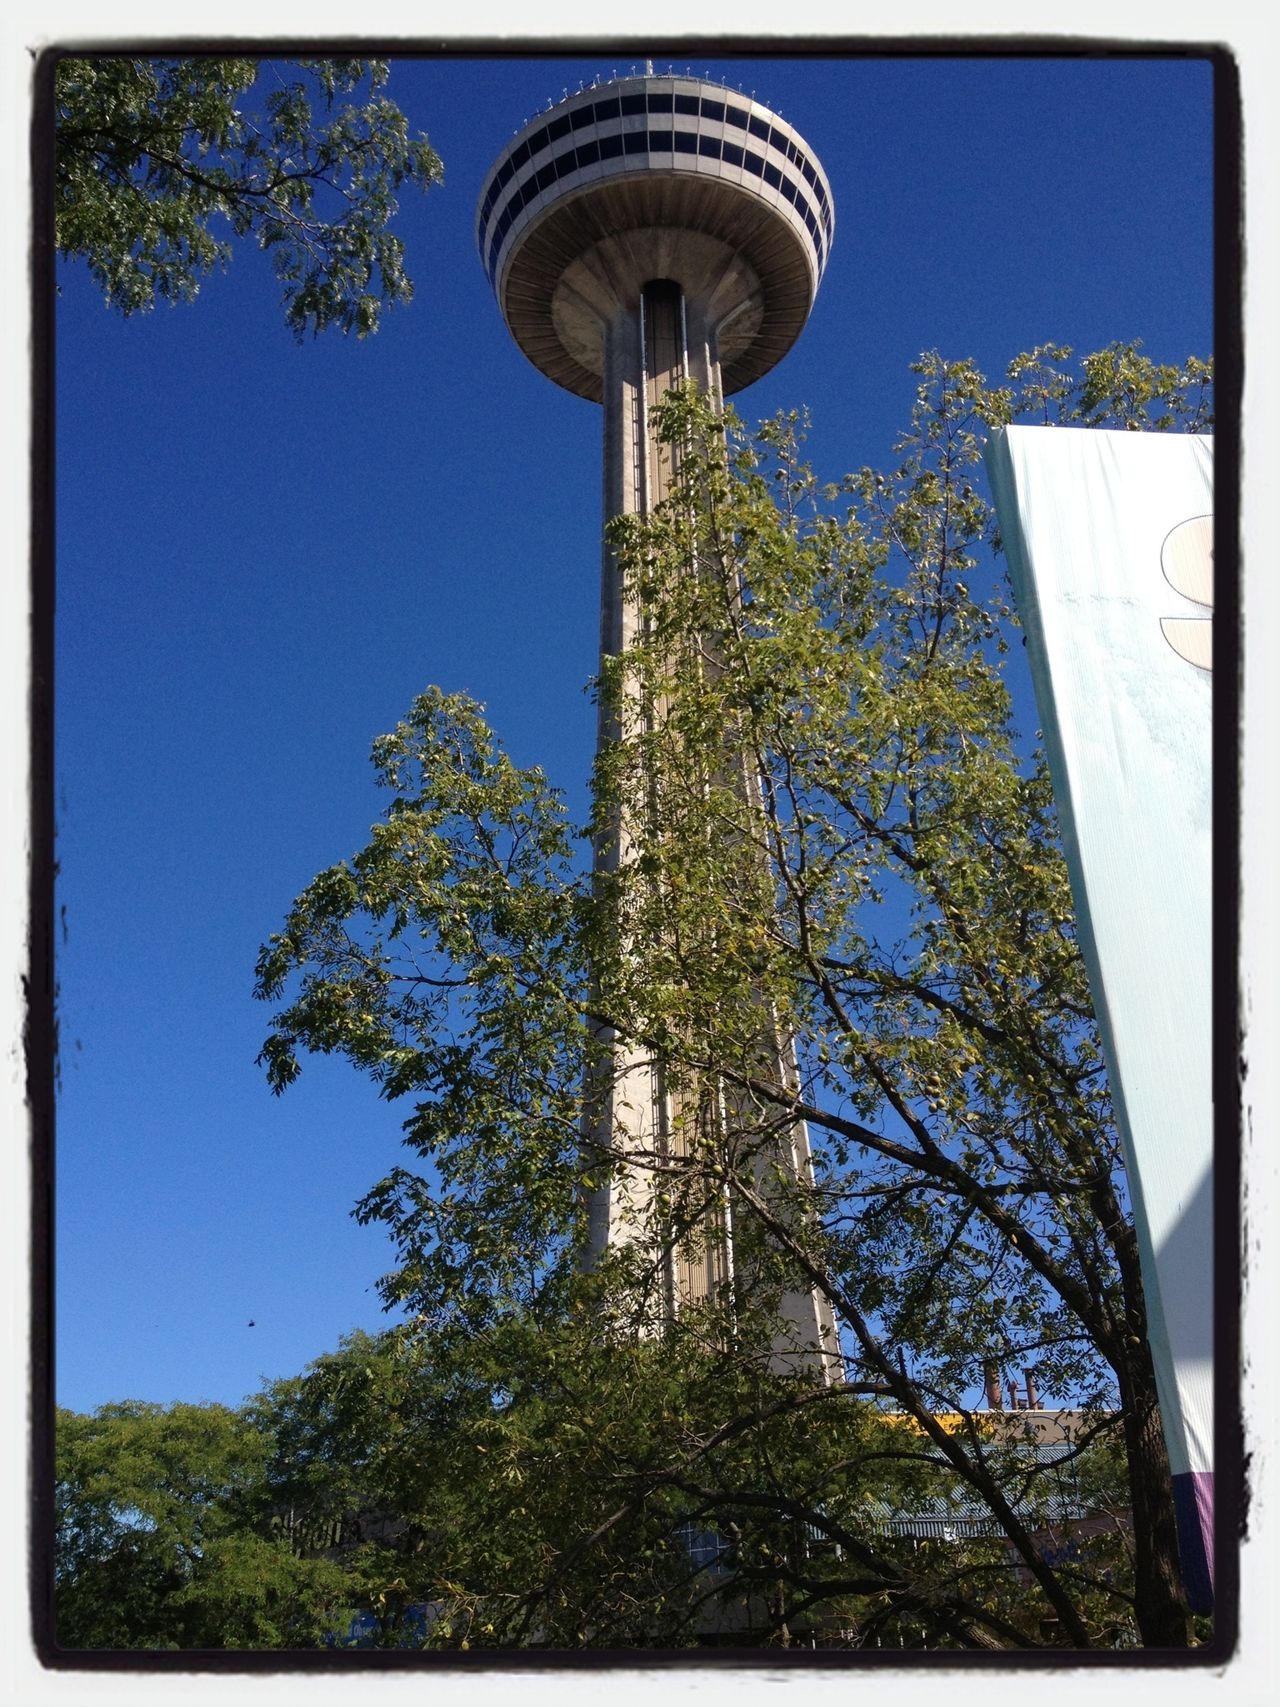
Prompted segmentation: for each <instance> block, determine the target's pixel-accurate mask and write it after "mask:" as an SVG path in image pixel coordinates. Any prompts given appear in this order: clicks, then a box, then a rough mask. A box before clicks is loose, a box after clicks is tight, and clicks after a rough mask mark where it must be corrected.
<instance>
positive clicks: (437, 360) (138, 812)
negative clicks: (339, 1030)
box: [55, 55, 1212, 1409]
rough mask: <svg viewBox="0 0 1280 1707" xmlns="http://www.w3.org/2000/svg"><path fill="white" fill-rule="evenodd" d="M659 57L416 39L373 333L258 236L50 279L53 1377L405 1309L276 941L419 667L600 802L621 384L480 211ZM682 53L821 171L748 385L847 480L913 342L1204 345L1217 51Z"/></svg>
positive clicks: (358, 1142) (360, 797)
mask: <svg viewBox="0 0 1280 1707" xmlns="http://www.w3.org/2000/svg"><path fill="white" fill-rule="evenodd" d="M656 57H657V58H658V63H659V65H660V66H665V64H666V63H667V60H666V58H664V57H663V56H661V55H657V56H656ZM635 59H636V56H630V57H621V58H619V57H618V56H617V55H613V56H610V57H607V58H591V59H586V60H582V61H577V62H567V61H558V60H550V59H548V60H540V61H539V60H506V61H490V62H481V61H474V60H472V61H466V60H461V61H460V60H452V61H430V60H423V61H401V62H398V63H397V64H396V66H395V68H394V70H393V73H392V78H391V82H390V86H389V91H388V92H389V93H390V94H391V95H392V96H393V97H394V98H396V99H397V100H398V101H399V102H400V104H401V105H402V107H403V108H404V109H405V111H406V112H407V113H408V115H409V118H410V122H411V124H412V125H413V127H414V128H415V129H420V130H424V131H426V132H427V134H428V135H429V136H430V138H431V141H432V143H433V144H434V145H435V147H436V148H437V150H438V151H439V153H440V154H441V155H442V156H443V158H444V161H445V170H446V183H445V185H444V187H443V188H441V189H437V190H433V191H432V192H431V193H430V194H429V195H428V196H427V197H425V198H418V197H414V198H413V199H406V201H405V203H404V205H403V208H402V213H401V218H400V221H399V229H400V230H401V232H402V234H403V236H404V238H405V242H406V246H407V259H408V265H409V270H410V272H411V274H412V276H413V277H414V280H415V282H416V285H417V297H416V300H415V302H414V303H413V304H412V306H411V307H409V308H408V309H402V310H398V311H396V312H395V313H393V314H392V315H391V316H390V317H389V318H388V320H387V321H386V323H385V325H384V328H383V330H382V331H381V332H380V333H379V334H378V335H377V337H376V338H375V339H373V340H370V341H367V342H365V343H364V344H357V343H355V342H354V341H349V342H348V341H344V340H342V339H341V338H340V337H338V336H336V335H333V334H331V335H329V336H327V337H324V338H321V339H319V340H315V341H312V342H309V343H307V344H306V345H305V346H303V347H301V348H299V347H298V346H296V345H295V344H294V343H293V341H292V339H291V338H290V336H289V334H288V333H287V331H286V330H285V327H284V324H283V320H282V317H281V315H280V313H279V310H278V307H277V300H276V299H277V294H278V293H277V289H276V286H275V284H274V281H273V280H272V278H271V276H270V271H269V267H268V266H267V264H266V263H265V262H264V260H263V258H262V257H260V256H258V255H256V254H254V253H253V252H251V251H245V250H241V251H240V252H239V253H238V254H237V257H236V259H235V261H234V262H233V264H232V267H231V269H230V270H229V271H228V272H227V273H226V274H218V275H214V276H213V277H211V278H210V279H209V280H208V281H207V283H206V284H205V286H204V287H203V289H202V291H201V294H200V297H199V299H198V301H197V302H196V303H195V304H194V305H191V306H188V307H181V308H176V309H172V310H170V309H160V310H157V311H156V312H155V313H153V314H151V315H147V316H141V317H138V318H136V319H134V320H131V321H127V322H126V321H121V320H120V319H119V318H118V317H117V316H115V315H114V314H111V313H109V312H108V311H107V310H106V309H105V308H104V307H103V305H102V302H101V299H100V297H99V295H98V293H97V291H96V289H95V287H94V286H93V284H92V282H91V280H90V279H89V278H88V276H87V274H86V273H84V272H83V271H81V270H78V269H76V268H74V267H67V268H64V269H63V271H62V273H61V275H60V282H61V285H62V296H61V298H60V301H59V304H58V334H57V336H58V345H57V361H58V380H57V392H56V404H57V412H58V415H57V424H58V463H57V482H58V511H57V529H58V532H57V542H58V543H57V572H58V591H57V597H58V631H57V705H58V709H57V737H56V741H57V744H56V752H55V787H56V812H57V824H58V857H59V860H60V864H61V877H60V881H59V895H58V901H59V904H60V906H61V907H62V908H64V909H65V913H64V914H63V917H64V919H65V936H62V937H60V942H59V951H58V952H59V967H58V971H59V979H60V1016H61V1044H62V1054H61V1095H60V1105H59V1128H58V1153H57V1193H58V1199H57V1201H58V1214H57V1239H58V1246H57V1257H58V1395H59V1400H60V1402H62V1403H65V1404H69V1405H72V1406H74V1407H76V1408H78V1409H86V1408H90V1407H92V1406H95V1405H98V1404H101V1403H103V1402H105V1401H107V1400H109V1399H118V1398H124V1397H132V1398H146V1399H154V1400H160V1401H169V1400H172V1399H177V1398H182V1399H188V1400H206V1399H218V1400H222V1401H224V1402H229V1403H234V1402H237V1401H238V1400H239V1399H241V1398H242V1397H243V1396H244V1395H245V1394H246V1393H248V1392H250V1391H251V1390H253V1389H254V1388H255V1387H256V1386H257V1385H258V1383H259V1381H260V1380H261V1379H262V1378H263V1377H275V1376H283V1375H288V1374H292V1373H295V1372H296V1371H297V1370H298V1369H300V1368H301V1367H302V1366H303V1365H304V1364H305V1363H306V1362H307V1361H308V1360H310V1359H311V1358H313V1357H315V1356H318V1355H319V1354H320V1353H321V1352H323V1351H325V1350H328V1349H330V1348H331V1347H332V1346H333V1345H334V1344H335V1343H336V1341H337V1339H338V1337H339V1335H340V1334H342V1333H343V1332H346V1331H348V1330H350V1329H351V1328H354V1327H357V1326H362V1327H369V1328H376V1327H377V1326H378V1325H379V1323H380V1322H381V1321H382V1320H383V1319H384V1318H383V1317H382V1315H381V1311H380V1308H379V1304H378V1300H377V1296H376V1292H375V1290H374V1287H375V1282H376V1280H377V1277H378V1275H379V1274H380V1273H381V1272H382V1270H383V1268H384V1267H385V1266H386V1264H387V1262H388V1261H389V1258H390V1247H389V1246H388V1244H387V1242H386V1240H385V1236H384V1235H383V1234H382V1233H381V1232H379V1231H378V1230H376V1229H361V1228H359V1227H357V1226H356V1225H355V1223H354V1222H353V1221H352V1220H351V1219H350V1215H349V1211H350V1208H351V1205H352V1204H353V1203H354V1201H355V1200H356V1199H357V1197H359V1196H360V1195H361V1193H362V1192H363V1191H364V1190H365V1189H367V1187H368V1186H369V1185H370V1184H372V1183H373V1181H374V1180H376V1179H377V1178H379V1177H380V1176H381V1175H382V1174H383V1173H384V1172H385V1171H386V1169H387V1168H388V1166H390V1165H392V1164H393V1163H394V1162H395V1161H396V1160H398V1159H399V1144H398V1136H399V1121H400V1118H401V1117H400V1115H399V1114H398V1113H397V1111H396V1109H395V1108H394V1107H393V1106H391V1107H389V1106H387V1105H384V1104H381V1103H380V1102H378V1100H377V1099H376V1097H375V1095H374V1093H373V1091H372V1089H371V1088H370V1086H369V1085H368V1084H367V1083H366V1082H365V1081H363V1080H361V1079H359V1078H358V1077H357V1076H356V1075H355V1074H354V1073H352V1072H351V1071H350V1069H347V1068H345V1067H343V1066H341V1065H339V1064H336V1063H333V1062H329V1061H316V1062H310V1063H308V1064H307V1065H306V1067H305V1068H304V1072H303V1075H302V1078H301V1080H300V1081H299V1083H298V1084H297V1085H295V1086H294V1087H293V1088H291V1089H290V1091H288V1092H287V1093H286V1095H285V1096H284V1097H283V1098H281V1099H279V1100H277V1099H273V1098H272V1097H271V1096H270V1094H269V1093H268V1091H267V1089H266V1085H265V1081H264V1078H263V1076H262V1073H261V1071H260V1069H258V1068H257V1067H256V1066H255V1063H254V1057H255V1055H256V1053H257V1050H258V1048H259V1046H260V1044H261V1041H262V1037H263V1035H264V1032H265V1029H266V1023H267V1017H268V1016H267V1012H266V1010H265V1009H264V1008H263V1007H262V1006H261V1005H259V1004H257V1003H255V1002H253V1001H252V999H251V995H250V990H251V985H252V973H253V962H254V958H255V954H256V951H257V947H258V945H259V943H260V942H261V941H262V940H263V939H264V938H265V937H266V936H267V935H268V934H269V933H270V932H271V931H272V930H273V929H275V928H276V927H277V926H278V924H279V923H280V921H281V919H282V917H283V914H284V912H285V910H286V908H287V907H288V904H289V902H290V901H291V899H292V898H293V896H294V895H295V894H296V893H297V892H298V891H299V890H300V889H301V888H302V887H303V885H304V884H305V883H306V882H307V880H308V879H309V878H310V877H311V876H312V875H314V873H315V872H316V871H317V870H319V869H320V868H321V867H323V866H325V865H327V864H329V863H331V862H332V861H334V860H335V859H338V858H341V857H343V856H344V855H346V854H348V853H350V852H352V851H354V850H355V849H356V848H357V847H358V846H360V845H361V844H362V842H363V840H364V839H365V837H366V834H367V830H368V826H369V824H370V822H371V821H372V819H373V818H374V817H375V816H376V814H377V813H378V811H379V810H380V801H379V797H378V792H377V790H376V789H375V788H374V786H373V777H372V771H371V768H370V766H369V763H368V749H369V744H370V742H371V740H372V739H373V737H374V736H375V735H377V734H379V733H381V732H382V731H384V730H386V729H389V728H390V727H392V726H393V725H394V723H395V722H396V720H397V719H398V718H399V717H400V716H401V715H402V714H403V712H404V711H405V709H406V708H407V706H408V704H409V702H410V700H411V699H412V697H413V696H414V694H415V693H417V692H419V691H420V690H421V689H422V687H424V686H425V685H426V684H427V683H429V682H439V683H440V684H441V685H443V686H445V687H446V688H450V689H465V690H466V691H468V692H470V693H472V694H473V695H474V696H475V697H477V698H478V699H480V700H482V701H484V702H485V703H486V705H487V707H488V711H489V715H490V717H491V720H492V721H493V723H494V725H495V727H496V728H497V730H498V731H499V733H500V734H501V735H502V736H503V737H504V739H505V740H506V742H507V743H508V745H509V746H510V748H511V749H512V751H513V752H514V754H515V756H516V758H517V759H518V760H520V761H521V762H533V761H537V762H540V763H542V764H544V766H545V767H546V768H547V769H548V771H549V772H550V774H551V775H552V777H553V778H554V779H555V780H556V781H558V782H559V783H560V784H561V785H562V786H563V787H564V788H565V789H566V791H567V793H568V796H569V799H570V802H571V804H572V805H573V806H574V808H575V809H576V810H578V811H579V812H581V810H582V809H583V807H584V804H585V782H586V777H587V773H588V769H589V765H590V759H591V744H592V740H593V736H594V717H593V711H592V707H591V703H590V701H589V699H588V697H587V695H586V694H585V693H584V691H583V688H584V683H585V682H586V680H587V678H588V676H589V675H590V674H591V672H592V669H593V668H594V663H595V659H594V648H595V644H596V636H597V608H596V600H597V596H598V561H599V529H600V420H599V411H598V410H597V409H596V408H595V406H593V405H591V404H588V403H586V402H583V401H582V400H580V399H578V398H575V397H571V396H569V395H568V394H567V393H563V392H560V391H558V390H557V389H556V388H555V387H554V386H553V385H551V384H550V383H549V382H548V381H547V380H545V379H543V378H542V376H541V375H540V374H538V373H537V372H536V371H535V370H534V369H533V368H532V367H531V366H530V365H529V364H528V363H527V362H526V361H525V359H524V357H523V356H522V355H521V354H520V353H519V351H518V350H517V349H516V347H515V345H514V344H513V343H512V342H511V340H510V338H509V337H508V335H507V333H506V331H505V328H504V327H503V324H502V319H501V316H500V314H499V312H498V309H497V306H496V304H495V302H494V301H493V298H492V295H491V293H490V291H489V287H488V284H487V282H486V280H485V277H484V274H483V271H482V269H481V266H480V264H479V261H478V259H477V257H476V254H475V251H474V246H473V237H472V232H473V217H474V210H475V202H476V198H477V195H478V193H479V190H480V188H481V185H482V181H483V178H484V175H485V172H486V169H487V168H488V166H489V165H490V163H491V162H492V160H493V158H494V156H495V155H496V154H497V153H498V151H499V150H500V148H501V147H502V146H503V145H504V143H505V142H506V140H507V139H508V138H509V137H510V135H511V133H512V132H513V131H514V130H516V129H518V128H519V127H520V126H521V125H522V124H523V122H524V121H525V120H526V119H527V118H529V117H531V116H532V114H533V113H534V112H535V111H537V110H538V109H539V108H540V107H542V106H544V105H545V104H546V102H547V101H548V99H559V98H560V96H561V94H562V92H563V91H564V90H566V89H569V90H572V89H574V88H576V87H577V85H578V83H579V81H580V80H582V79H583V78H586V79H587V80H589V79H590V78H591V77H593V76H595V75H597V74H599V73H605V74H608V73H610V72H611V71H613V70H614V69H617V70H620V71H625V70H627V69H628V68H629V67H630V66H631V64H633V63H635ZM674 63H675V64H676V66H677V68H678V69H683V68H684V66H685V65H686V64H688V65H689V66H690V68H691V69H692V70H694V71H695V72H710V73H711V74H712V75H713V76H717V77H720V78H722V79H723V80H725V81H727V82H729V83H732V84H734V85H737V84H739V83H741V84H742V86H743V88H744V89H745V90H747V91H753V90H754V92H755V93H756V95H757V97H758V98H759V99H760V100H762V101H764V102H765V103H766V104H768V105H770V106H772V107H774V108H775V109H776V110H780V111H781V112H782V113H783V115H784V116H785V117H786V118H787V119H788V120H790V121H791V122H792V123H793V124H794V125H795V126H796V127H797V128H798V129H799V130H800V132H801V133H802V134H803V135H804V136H805V137H806V139H807V140H808V141H809V143H810V144H811V145H812V147H813V148H814V150H815V151H816V152H817V154H818V155H819V157H820V158H821V160H822V162H823V164H824V166H825V168H826V171H827V174H828V177H829V179H830V181H831V184H832V188H833V192H834V197H835V203H836V221H837V228H836V241H835V247H834V251H833V254H832V258H831V262H830V265H829V267H828V270H827V274H826V277H825V279H824V281H823V285H822V289H821V291H820V294H819V297H818V301H817V305H816V307H815V310H814V313H813V316H812V318H811V321H810V323H809V326H808V328H807V329H806V331H805V333H804V335H803V336H802V338H801V340H800V342H799V343H798V345H797V346H796V348H795V349H794V350H793V351H792V353H791V354H790V355H789V356H788V357H787V358H786V360H785V361H784V362H782V363H781V364H780V365H779V367H778V368H777V369H775V370H774V372H773V373H772V374H770V375H769V376H767V378H766V379H765V380H763V381H761V382H760V383H759V384H757V385H756V386H754V387H752V388H751V389H750V390H749V391H747V392H745V393H743V394H741V395H740V396H739V397H738V398H737V399H736V404H737V407H738V408H739V410H740V411H741V412H742V413H743V414H744V415H745V416H746V417H747V418H748V419H749V420H754V419H757V418H759V417H761V416H764V415H767V414H770V413H771V412H773V411H774V410H775V409H778V408H782V407H792V406H798V405H808V406H809V408H810V410H811V412H812V416H813V430H812V436H811V440H810V449H811V452H812V459H813V461H814V463H815V465H816V467H817V468H818V470H819V472H820V473H822V474H823V475H824V476H826V477H829V478H833V479H834V478H838V477H839V475H840V474H842V473H843V472H845V471H846V470H848V469H851V468H855V467H858V466H860V465H862V464H864V463H873V464H877V463H882V462H884V461H886V460H887V459H888V454H889V448H890V445H891V442H892V439H893V437H894V435H895V433H896V431H897V430H898V429H899V427H900V426H902V425H903V424H904V423H905V421H906V418H907V415H908V413H909V409H910V404H911V398H912V392H913V380H912V375H911V374H910V372H909V363H910V362H911V361H912V360H913V359H914V357H915V356H916V355H917V354H918V353H919V352H920V351H921V350H922V349H926V348H937V349H939V350H941V351H942V352H943V353H944V354H946V355H949V356H972V357H974V358H975V359H976V360H977V361H978V362H979V363H980V364H981V365H983V366H984V367H985V368H986V370H987V372H988V373H990V374H992V375H994V374H997V373H999V372H1000V371H1002V369H1003V367H1004V366H1005V364H1006V363H1007V361H1008V360H1009V359H1010V357H1012V356H1013V355H1015V354H1016V353H1017V352H1019V351H1020V350H1023V349H1026V348H1029V347H1030V346H1032V345H1033V344H1035V343H1038V342H1042V341H1044V340H1046V339H1050V338H1052V339H1060V340H1063V341H1065V342H1067V343H1070V344H1072V345H1074V346H1075V347H1076V348H1077V349H1078V350H1081V351H1083V350H1089V349H1094V348H1097V347H1098V346H1100V345H1102V344H1104V343H1106V342H1109V341H1111V340H1112V339H1116V338H1121V339H1129V338H1134V337H1140V338H1142V339H1143V341H1144V344H1145V347H1146V349H1147V351H1148V353H1149V354H1150V355H1152V356H1153V357H1155V358H1157V359H1161V360H1180V359H1181V358H1182V357H1184V356H1186V355H1188V354H1207V353H1208V351H1209V350H1210V348H1211V344H1212V320H1211V313H1212V301H1211V286H1212V267H1211V158H1210V140H1211V133H1210V124H1211V110H1212V74H1211V68H1210V66H1209V65H1208V64H1207V62H1204V61H1196V60H1189V61H1183V62H1177V61H1156V60H1151V59H1136V60H1124V59H1093V60H1078V61H1070V60H1064V59H1042V60H994V59H973V60H957V59H932V60H930V59H919V60H896V61H886V60H879V61H876V60H852V61H848V60H846V61H841V60H836V59H821V60H817V61H811V62H805V61H798V60H789V61H765V60H757V61H751V62H736V63H732V64H731V63H727V62H722V61H716V60H715V59H714V58H710V57H708V56H706V55H703V56H701V57H699V58H698V59H696V60H692V59H686V58H683V57H682V58H680V59H678V60H676V61H675V62H674ZM1015 651H1016V652H1017V653H1018V658H1017V659H1016V660H1015V664H1016V666H1017V667H1020V666H1021V649H1020V648H1015ZM250 1321H253V1322H254V1323H255V1326H253V1327H252V1328H251V1327H249V1326H248V1323H249V1322H250Z"/></svg>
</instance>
